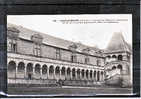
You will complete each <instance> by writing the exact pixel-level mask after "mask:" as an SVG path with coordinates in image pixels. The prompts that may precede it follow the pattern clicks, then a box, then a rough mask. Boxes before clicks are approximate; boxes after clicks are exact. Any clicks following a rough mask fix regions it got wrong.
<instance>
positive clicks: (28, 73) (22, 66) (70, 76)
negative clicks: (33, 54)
mask: <svg viewBox="0 0 141 99" xmlns="http://www.w3.org/2000/svg"><path fill="white" fill-rule="evenodd" d="M8 77H9V78H24V79H56V80H59V79H61V80H93V81H104V78H105V72H104V70H101V69H88V68H80V67H77V66H76V67H74V66H73V67H72V66H62V65H57V64H55V65H54V64H52V65H51V64H44V63H43V64H40V63H33V62H27V63H25V62H22V61H19V62H16V61H13V60H10V61H9V62H8Z"/></svg>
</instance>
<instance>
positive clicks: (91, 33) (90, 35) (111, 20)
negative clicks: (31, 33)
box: [7, 14, 132, 49]
mask: <svg viewBox="0 0 141 99" xmlns="http://www.w3.org/2000/svg"><path fill="white" fill-rule="evenodd" d="M72 20H73V21H72ZM68 22H69V23H68ZM7 23H11V24H15V25H20V26H23V27H25V28H28V29H32V30H35V31H39V32H42V33H45V34H49V35H52V36H55V37H58V38H62V39H65V40H70V41H74V42H81V43H82V44H85V45H88V46H97V47H99V48H100V49H105V48H106V47H107V46H108V43H109V41H110V39H111V37H112V35H113V34H114V33H116V32H120V33H122V34H123V36H124V39H125V41H126V42H128V43H129V44H132V15H131V14H81V15H8V16H7Z"/></svg>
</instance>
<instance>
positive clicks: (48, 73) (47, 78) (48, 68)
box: [47, 68, 49, 79]
mask: <svg viewBox="0 0 141 99" xmlns="http://www.w3.org/2000/svg"><path fill="white" fill-rule="evenodd" d="M47 79H49V68H47Z"/></svg>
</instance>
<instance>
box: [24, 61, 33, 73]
mask: <svg viewBox="0 0 141 99" xmlns="http://www.w3.org/2000/svg"><path fill="white" fill-rule="evenodd" d="M26 71H27V73H33V64H32V63H28V64H27V67H26Z"/></svg>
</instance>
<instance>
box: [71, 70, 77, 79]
mask: <svg viewBox="0 0 141 99" xmlns="http://www.w3.org/2000/svg"><path fill="white" fill-rule="evenodd" d="M75 76H76V75H75V68H73V69H72V77H73V79H75Z"/></svg>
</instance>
